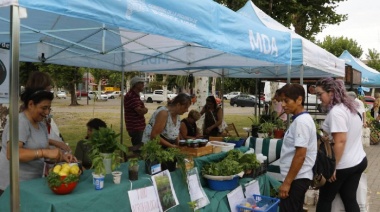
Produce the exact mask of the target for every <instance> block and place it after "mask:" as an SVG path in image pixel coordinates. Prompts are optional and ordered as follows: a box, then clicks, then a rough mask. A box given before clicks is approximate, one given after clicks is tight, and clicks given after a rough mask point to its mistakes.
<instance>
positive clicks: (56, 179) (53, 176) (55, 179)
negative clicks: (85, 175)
mask: <svg viewBox="0 0 380 212" xmlns="http://www.w3.org/2000/svg"><path fill="white" fill-rule="evenodd" d="M46 179H47V182H48V185H49V186H50V187H59V186H60V185H61V184H62V183H64V184H67V183H72V182H78V181H79V176H78V175H74V174H69V175H67V176H66V177H65V178H64V179H63V180H62V179H61V176H59V175H58V174H57V173H55V172H52V171H51V172H49V174H48V176H47V177H46Z"/></svg>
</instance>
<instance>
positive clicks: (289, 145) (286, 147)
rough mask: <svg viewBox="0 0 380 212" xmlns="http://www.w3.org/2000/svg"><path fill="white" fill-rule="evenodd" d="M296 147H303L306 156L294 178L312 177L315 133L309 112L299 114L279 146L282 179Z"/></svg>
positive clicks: (315, 151) (315, 148)
mask: <svg viewBox="0 0 380 212" xmlns="http://www.w3.org/2000/svg"><path fill="white" fill-rule="evenodd" d="M296 147H305V148H307V151H306V158H305V161H304V163H303V165H302V167H301V169H300V171H299V172H298V174H297V176H296V178H295V179H302V178H306V179H310V180H311V179H312V178H313V171H312V169H313V166H314V164H315V159H316V157H317V150H318V149H317V134H316V127H315V124H314V121H313V118H312V117H311V116H310V114H309V113H302V114H299V115H298V116H297V117H296V119H294V120H293V122H292V124H291V125H290V126H289V129H288V130H287V131H286V133H285V136H284V139H283V144H282V147H281V157H280V170H281V175H282V177H283V180H284V179H285V177H286V175H287V174H288V172H289V169H290V166H291V164H292V160H293V157H294V155H295V152H296Z"/></svg>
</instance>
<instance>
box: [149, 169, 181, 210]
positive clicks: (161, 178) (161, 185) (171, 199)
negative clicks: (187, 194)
mask: <svg viewBox="0 0 380 212" xmlns="http://www.w3.org/2000/svg"><path fill="white" fill-rule="evenodd" d="M152 181H153V186H154V188H155V189H156V193H157V196H158V199H159V201H158V203H159V204H160V209H161V210H162V211H167V210H169V209H170V208H172V207H174V206H176V205H179V202H178V199H177V195H176V193H175V190H174V187H173V183H172V178H171V176H170V172H169V171H168V170H165V171H163V172H160V173H158V174H155V175H153V176H152Z"/></svg>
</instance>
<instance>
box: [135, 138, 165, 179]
mask: <svg viewBox="0 0 380 212" xmlns="http://www.w3.org/2000/svg"><path fill="white" fill-rule="evenodd" d="M159 142H160V140H159V137H158V136H157V137H156V138H155V139H153V140H149V141H148V142H146V143H145V144H144V145H143V146H142V147H141V148H140V150H141V158H142V159H143V160H144V161H145V170H146V173H147V174H150V175H152V174H155V173H157V172H159V171H161V158H162V157H163V156H162V155H163V154H165V153H163V149H162V146H161V144H160V143H159Z"/></svg>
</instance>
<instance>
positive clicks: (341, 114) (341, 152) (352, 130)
mask: <svg viewBox="0 0 380 212" xmlns="http://www.w3.org/2000/svg"><path fill="white" fill-rule="evenodd" d="M316 86H317V87H316V95H317V97H319V99H320V100H321V102H322V106H323V107H324V109H325V110H326V111H328V113H327V116H326V119H325V121H324V122H323V125H322V129H323V130H324V131H325V132H327V133H328V134H329V136H330V137H331V138H333V140H334V153H335V159H336V170H335V173H334V174H333V176H332V177H331V178H330V179H329V180H328V181H327V182H326V184H325V185H324V186H323V187H322V188H321V189H320V193H319V200H318V204H317V210H316V211H317V212H318V211H319V212H326V211H331V203H332V201H333V200H334V198H335V195H336V194H337V193H339V194H340V196H341V198H342V201H343V204H344V207H345V209H346V211H360V209H359V205H358V203H357V201H356V190H357V188H358V185H359V180H360V177H361V175H362V172H363V171H364V170H365V169H366V167H367V157H366V153H365V152H364V150H363V145H362V142H361V138H362V124H361V123H362V118H361V116H359V114H358V111H357V110H356V105H355V103H354V101H353V100H352V99H351V98H349V97H348V96H347V93H346V89H345V86H344V83H343V81H342V80H336V79H333V78H322V79H320V80H319V81H318V82H317V83H316Z"/></svg>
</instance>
